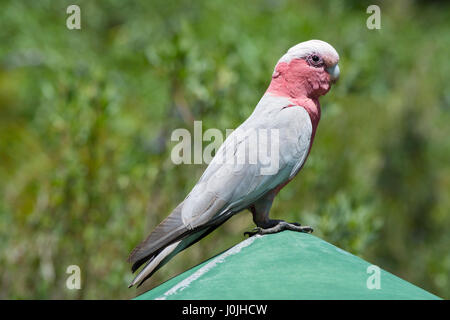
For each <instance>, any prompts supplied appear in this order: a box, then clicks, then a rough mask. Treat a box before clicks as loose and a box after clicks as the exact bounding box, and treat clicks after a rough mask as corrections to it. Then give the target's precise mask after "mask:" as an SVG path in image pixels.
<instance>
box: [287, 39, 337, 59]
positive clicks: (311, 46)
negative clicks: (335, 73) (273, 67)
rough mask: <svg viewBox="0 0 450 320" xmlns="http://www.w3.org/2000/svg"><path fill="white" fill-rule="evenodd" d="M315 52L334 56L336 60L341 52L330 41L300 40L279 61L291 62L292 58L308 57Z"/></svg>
mask: <svg viewBox="0 0 450 320" xmlns="http://www.w3.org/2000/svg"><path fill="white" fill-rule="evenodd" d="M313 53H319V54H321V55H322V56H329V57H333V58H334V59H335V60H336V61H338V60H339V54H338V53H337V51H336V50H335V49H334V48H333V47H332V46H331V45H330V44H329V43H327V42H325V41H321V40H309V41H305V42H300V43H299V44H297V45H295V46H293V47H292V48H290V49H289V50H288V52H286V54H285V55H284V56H282V57H281V59H280V60H278V63H280V62H286V63H289V62H290V61H291V60H292V59H302V58H306V57H307V56H309V55H310V54H313Z"/></svg>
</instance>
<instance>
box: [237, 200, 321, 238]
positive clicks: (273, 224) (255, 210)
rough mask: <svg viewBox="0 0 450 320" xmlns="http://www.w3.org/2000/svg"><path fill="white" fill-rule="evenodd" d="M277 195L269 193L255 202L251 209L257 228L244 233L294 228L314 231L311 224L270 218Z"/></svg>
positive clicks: (294, 229) (264, 232)
mask: <svg viewBox="0 0 450 320" xmlns="http://www.w3.org/2000/svg"><path fill="white" fill-rule="evenodd" d="M274 197H275V193H274V192H270V193H268V194H267V195H266V196H264V197H263V198H261V199H260V200H258V201H257V202H255V203H254V204H253V205H252V206H251V207H250V208H249V210H250V211H251V212H252V214H253V221H254V222H255V224H256V228H254V229H253V230H252V231H247V232H244V235H248V236H250V237H251V236H254V235H255V234H261V235H263V234H271V233H277V232H281V231H284V230H292V231H297V232H307V233H310V232H313V229H312V228H311V227H309V226H302V225H300V224H299V223H297V222H293V223H289V222H286V221H283V220H272V219H269V211H270V208H271V207H272V202H273V199H274Z"/></svg>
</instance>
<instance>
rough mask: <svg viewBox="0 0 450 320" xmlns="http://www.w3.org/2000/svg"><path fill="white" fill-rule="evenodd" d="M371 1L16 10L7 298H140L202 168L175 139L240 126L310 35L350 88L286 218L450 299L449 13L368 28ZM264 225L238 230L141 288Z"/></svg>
mask: <svg viewBox="0 0 450 320" xmlns="http://www.w3.org/2000/svg"><path fill="white" fill-rule="evenodd" d="M371 3H373V1H371V2H366V1H356V0H355V1H347V2H344V1H342V2H341V1H313V2H309V1H304V2H300V1H275V0H265V1H235V0H229V1H217V0H202V1H163V0H161V1H156V0H151V1H143V0H142V1H134V2H132V3H128V2H125V1H119V0H110V1H95V2H94V1H87V0H85V1H75V4H78V5H79V6H80V7H81V25H82V29H81V30H68V29H67V28H66V18H67V16H68V15H67V14H66V8H67V6H68V5H70V4H74V2H73V1H51V0H42V1H2V2H1V3H0V12H1V13H0V15H1V19H0V161H1V162H0V253H1V254H0V269H1V274H0V287H1V289H2V290H1V291H0V298H3V299H5V298H8V299H10V298H40V299H49V298H50V299H51V298H85V299H95V298H99V299H102V298H112V299H115V298H131V297H133V296H135V295H136V293H137V292H136V291H135V290H134V289H131V290H130V289H127V284H128V283H129V281H130V280H131V279H132V275H131V273H130V272H129V265H128V264H127V263H126V258H127V256H128V254H129V252H130V251H131V249H132V248H133V247H134V246H135V245H136V244H138V243H139V242H140V241H141V240H142V239H143V238H144V237H145V236H146V235H147V233H148V232H149V231H150V230H151V229H152V228H153V227H154V226H156V225H157V223H159V222H160V221H161V220H162V219H163V218H164V217H165V216H166V215H167V214H169V213H170V211H171V209H173V208H174V207H175V206H176V205H177V204H178V202H180V201H181V200H183V198H184V197H185V196H186V195H187V193H188V192H189V191H190V189H191V188H192V186H193V185H194V184H195V182H196V181H197V179H198V178H199V177H200V175H201V173H202V171H203V170H204V167H205V166H204V165H179V166H176V165H174V164H173V163H172V162H171V161H170V152H171V148H172V147H173V145H175V143H173V142H171V141H170V135H171V132H172V131H173V130H174V129H175V128H188V129H189V130H192V128H193V120H194V119H195V120H202V121H203V129H204V130H206V129H208V128H219V129H221V130H223V132H224V131H225V129H227V128H235V127H237V126H238V125H239V124H240V123H241V122H242V121H244V120H245V119H246V118H247V117H248V116H249V115H250V113H251V112H252V110H253V108H254V106H255V105H256V103H257V102H258V101H259V99H260V97H261V96H262V94H263V93H264V91H265V89H266V88H267V86H268V84H269V81H270V76H271V73H272V70H273V67H274V65H275V63H276V61H277V60H278V58H279V57H280V56H281V55H282V54H283V53H284V52H285V51H286V50H287V49H288V48H289V47H291V46H292V45H294V44H296V43H298V42H301V41H304V40H308V39H321V40H324V41H327V42H329V43H331V44H332V45H333V46H334V47H335V48H336V49H337V51H338V52H339V53H340V56H341V62H340V67H341V80H340V82H339V83H338V84H337V85H336V86H334V87H333V88H332V90H331V92H330V93H329V94H328V95H327V96H326V97H323V98H322V99H321V103H322V107H323V108H322V112H323V113H322V120H321V123H320V125H319V129H318V133H317V136H316V139H315V143H314V147H313V149H312V152H311V154H310V157H309V159H308V162H307V164H306V165H305V167H304V169H303V171H302V172H301V173H300V174H299V176H298V177H297V178H296V179H295V180H294V181H293V182H292V183H291V184H289V186H288V187H286V188H285V189H283V191H282V192H281V193H280V194H279V196H278V197H277V199H276V200H275V203H274V206H273V209H272V216H273V217H275V218H279V219H285V220H288V221H300V222H302V223H304V224H309V225H312V226H314V228H315V232H316V234H317V235H319V236H320V237H322V238H323V239H325V240H327V241H329V242H331V243H333V244H335V245H337V246H340V247H341V248H343V249H345V250H348V251H350V252H352V253H354V254H356V255H359V256H361V257H363V258H365V259H367V260H368V261H370V262H372V263H374V264H377V265H379V266H381V267H383V268H384V269H386V270H388V271H390V272H392V273H394V274H396V275H398V276H400V277H402V278H404V279H406V280H408V281H411V282H412V283H414V284H416V285H418V286H420V287H422V288H424V289H426V290H429V291H430V292H432V293H434V294H437V295H439V296H441V297H445V298H450V279H449V273H450V252H449V245H450V233H449V227H450V215H449V212H450V198H449V194H450V166H449V163H450V139H449V136H450V126H449V125H448V124H449V123H450V90H449V80H450V79H449V75H450V63H448V58H449V56H450V37H449V34H450V10H449V9H450V7H449V4H448V3H446V2H444V1H442V2H432V3H428V2H425V1H406V0H404V1H390V2H381V3H379V5H380V7H381V24H382V28H381V30H368V29H367V28H366V19H367V18H368V16H369V15H368V14H367V13H366V8H367V6H368V5H369V4H371ZM375 3H376V2H375ZM252 227H253V224H252V221H251V216H250V214H249V213H247V212H245V213H241V214H239V215H237V216H235V217H233V218H232V219H231V220H230V221H228V222H227V223H226V224H225V225H223V227H221V228H220V229H219V230H216V231H215V232H214V233H213V234H211V235H210V236H208V237H207V238H206V239H204V240H202V241H201V242H200V243H198V244H196V245H195V246H193V247H191V248H189V249H188V250H186V251H184V252H183V253H181V254H180V255H178V256H177V257H176V258H175V259H173V260H172V261H171V262H170V263H169V264H168V265H166V266H165V267H164V268H163V269H161V270H160V271H158V272H157V273H156V274H155V276H154V277H153V278H151V280H150V281H148V282H147V283H146V285H145V286H143V288H141V289H140V290H139V291H138V292H142V291H143V290H146V289H148V288H151V287H153V286H155V285H157V284H159V283H161V282H162V281H164V280H167V279H168V278H169V277H171V276H173V275H175V274H177V273H179V272H182V271H184V270H186V269H187V268H188V267H191V266H193V265H195V264H197V263H199V262H200V261H203V260H204V259H206V258H209V257H211V256H212V255H214V254H216V253H218V252H220V251H222V250H224V249H226V248H228V247H229V246H231V245H233V244H235V243H237V242H239V241H241V240H242V239H243V236H242V233H243V232H244V231H246V230H248V229H251V228H252ZM73 264H75V265H79V266H80V268H81V272H82V290H73V291H71V290H68V289H67V288H66V286H65V282H66V279H67V277H68V275H67V274H66V268H67V267H68V266H69V265H73ZM337 276H338V275H337Z"/></svg>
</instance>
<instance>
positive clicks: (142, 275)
mask: <svg viewBox="0 0 450 320" xmlns="http://www.w3.org/2000/svg"><path fill="white" fill-rule="evenodd" d="M180 242H181V240H180V241H177V242H174V243H172V244H171V245H169V246H167V247H166V248H164V249H163V250H162V251H161V252H160V253H159V254H157V255H155V256H153V257H152V258H151V259H150V260H149V261H148V262H147V264H146V266H145V267H144V268H143V269H142V270H141V272H139V273H138V275H137V276H136V277H135V278H134V280H133V281H132V282H131V283H130V285H129V286H128V288H130V287H132V286H134V285H135V284H137V283H139V285H141V284H142V283H143V282H144V281H145V279H147V278H148V276H150V274H151V273H152V271H153V270H154V269H155V268H156V267H158V265H159V264H160V263H161V261H162V260H163V259H164V258H165V257H167V256H168V255H169V254H170V253H172V251H173V250H175V248H176V247H177V246H178V244H179V243H180Z"/></svg>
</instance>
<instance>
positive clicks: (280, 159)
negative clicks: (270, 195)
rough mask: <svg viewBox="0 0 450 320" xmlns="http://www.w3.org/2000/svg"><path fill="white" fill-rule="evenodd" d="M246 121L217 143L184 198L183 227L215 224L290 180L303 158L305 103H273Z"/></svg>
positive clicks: (307, 125)
mask: <svg viewBox="0 0 450 320" xmlns="http://www.w3.org/2000/svg"><path fill="white" fill-rule="evenodd" d="M249 120H251V121H247V122H245V123H244V124H243V125H242V126H241V127H240V128H238V129H237V130H236V131H235V132H233V134H232V135H230V136H229V137H228V139H227V140H226V141H225V142H224V144H223V145H222V146H221V148H219V150H218V152H217V154H216V156H215V157H214V159H213V161H212V162H211V163H210V165H209V166H208V168H207V169H206V170H205V172H204V174H203V176H202V177H201V179H200V181H199V182H198V183H197V185H196V186H195V187H194V189H193V190H192V191H191V193H190V194H189V196H188V197H187V198H186V199H185V202H184V205H183V208H182V211H181V219H182V221H183V224H184V225H185V226H186V227H187V229H194V228H197V227H199V226H202V225H208V224H213V223H214V221H215V220H216V219H218V218H222V216H223V215H228V214H233V213H235V212H238V211H241V210H243V209H245V208H247V207H248V206H250V205H251V204H252V203H253V202H255V201H256V200H257V199H259V198H260V197H261V196H263V195H264V194H265V193H266V192H268V191H270V190H272V189H274V188H276V187H277V186H278V185H280V184H282V183H284V182H286V181H288V180H290V179H292V178H293V177H294V176H295V174H297V172H298V171H299V170H300V168H301V166H302V165H303V163H304V162H305V160H306V157H307V155H308V151H309V147H310V142H311V134H312V125H311V120H310V118H309V115H308V113H307V112H306V110H305V109H304V108H301V107H289V108H282V107H281V108H273V109H269V110H268V111H267V112H261V114H260V115H259V116H258V117H254V118H253V119H249ZM255 132H256V133H255ZM255 134H256V136H257V138H256V140H257V145H256V146H257V147H256V148H255ZM264 135H266V139H264V138H263V137H264ZM260 138H261V139H260ZM269 150H270V152H269ZM264 154H265V155H266V157H264V156H261V155H264ZM263 158H268V159H270V160H271V161H272V162H271V161H268V162H267V161H266V162H265V161H263V160H264V159H263ZM255 159H256V161H255ZM252 160H253V161H252Z"/></svg>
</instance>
